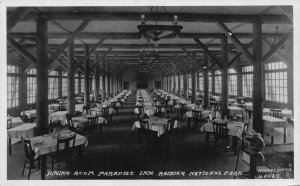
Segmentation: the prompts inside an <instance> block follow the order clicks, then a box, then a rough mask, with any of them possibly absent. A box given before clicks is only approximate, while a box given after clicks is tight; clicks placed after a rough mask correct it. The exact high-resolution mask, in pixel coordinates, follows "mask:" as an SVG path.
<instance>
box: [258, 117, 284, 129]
mask: <svg viewBox="0 0 300 186" xmlns="http://www.w3.org/2000/svg"><path fill="white" fill-rule="evenodd" d="M263 120H264V126H265V127H270V128H287V127H288V122H287V121H286V120H284V119H279V118H275V117H272V116H263Z"/></svg>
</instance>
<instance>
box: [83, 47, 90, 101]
mask: <svg viewBox="0 0 300 186" xmlns="http://www.w3.org/2000/svg"><path fill="white" fill-rule="evenodd" d="M84 56H89V48H88V47H87V46H85V47H84ZM89 83H90V64H89V57H87V58H86V59H85V61H84V105H85V106H86V107H89V106H90V86H89Z"/></svg>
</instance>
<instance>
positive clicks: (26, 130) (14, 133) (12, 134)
mask: <svg viewBox="0 0 300 186" xmlns="http://www.w3.org/2000/svg"><path fill="white" fill-rule="evenodd" d="M35 127H36V123H26V124H23V125H20V126H18V127H15V128H11V129H8V130H7V136H8V137H9V138H21V137H22V138H24V139H27V138H31V137H33V136H34V128H35Z"/></svg>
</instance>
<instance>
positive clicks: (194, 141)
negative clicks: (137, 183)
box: [7, 94, 249, 180]
mask: <svg viewBox="0 0 300 186" xmlns="http://www.w3.org/2000/svg"><path fill="white" fill-rule="evenodd" d="M134 106H135V95H134V94H132V95H131V96H130V97H129V99H128V102H126V104H125V106H124V108H123V109H121V110H119V115H116V116H114V117H113V123H112V124H111V125H109V126H105V127H104V129H103V134H102V136H101V137H99V138H97V139H96V140H94V141H90V142H89V145H88V146H87V147H86V149H85V150H84V155H83V160H82V162H79V161H78V159H77V157H76V156H75V157H74V160H75V161H73V168H72V171H73V172H71V175H69V176H46V179H233V176H232V175H224V172H226V171H234V168H235V163H236V158H237V156H236V155H234V153H233V152H229V153H227V154H226V155H225V153H224V151H213V148H212V147H211V148H207V147H206V146H205V145H204V136H205V134H204V133H201V132H200V131H188V130H185V129H182V130H180V131H179V132H178V133H177V134H176V138H175V142H174V145H173V146H172V147H170V146H168V145H167V143H165V141H164V140H162V141H161V145H160V146H159V147H154V148H145V147H141V146H140V145H139V143H138V141H137V131H135V130H132V125H133V123H134V121H135V119H136V117H135V115H134V114H133V109H134ZM181 125H182V126H183V128H184V126H185V125H186V122H185V121H183V122H181ZM170 149H171V150H170ZM12 150H13V155H12V156H9V155H8V156H7V157H8V165H7V179H9V180H11V179H26V176H25V177H22V176H21V172H22V166H23V162H24V150H23V145H22V143H16V144H15V145H13V149H12ZM50 162H51V161H50V157H48V158H47V167H48V171H50V170H51V169H50V167H51V166H50V165H51V164H50ZM248 167H249V166H248V165H247V164H246V163H244V162H243V161H242V159H241V157H240V160H239V166H238V170H239V171H247V170H248V169H249V168H248ZM62 170H67V169H64V168H62ZM76 171H93V173H94V175H89V176H75V175H73V174H72V173H74V172H76ZM106 171H118V172H120V171H128V172H131V171H133V172H134V175H132V176H97V175H98V173H99V172H106ZM140 171H153V175H149V176H146V175H144V176H140V175H139V174H140ZM163 171H171V172H173V171H183V172H185V175H184V176H182V175H175V176H168V175H164V176H161V175H160V172H163ZM203 171H208V172H210V171H216V172H217V171H221V172H222V174H223V175H221V176H219V175H196V176H195V175H190V174H191V172H198V174H199V172H202V173H203ZM168 173H169V172H168ZM25 175H27V173H25ZM31 179H40V171H37V172H34V173H32V175H31Z"/></svg>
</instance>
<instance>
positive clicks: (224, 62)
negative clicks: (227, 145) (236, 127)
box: [221, 36, 229, 119]
mask: <svg viewBox="0 0 300 186" xmlns="http://www.w3.org/2000/svg"><path fill="white" fill-rule="evenodd" d="M227 44H228V43H227V37H226V36H223V37H222V38H221V53H222V104H221V117H222V119H224V117H225V116H226V115H227V112H228V98H229V97H228V51H227V48H228V46H227Z"/></svg>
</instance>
